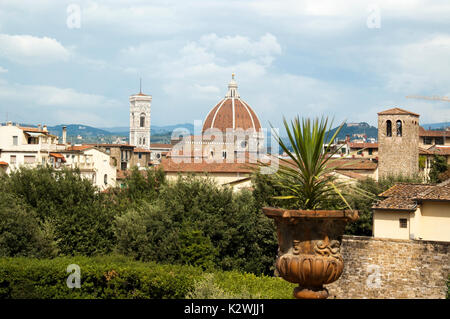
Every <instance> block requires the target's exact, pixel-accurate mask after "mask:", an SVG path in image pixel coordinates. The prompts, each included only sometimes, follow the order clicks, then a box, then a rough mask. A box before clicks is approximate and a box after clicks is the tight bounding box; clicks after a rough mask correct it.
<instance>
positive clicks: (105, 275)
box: [0, 256, 293, 299]
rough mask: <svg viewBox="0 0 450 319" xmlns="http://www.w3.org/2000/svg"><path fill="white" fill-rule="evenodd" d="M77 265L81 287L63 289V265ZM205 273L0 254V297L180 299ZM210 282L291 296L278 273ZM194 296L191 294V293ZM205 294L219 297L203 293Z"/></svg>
mask: <svg viewBox="0 0 450 319" xmlns="http://www.w3.org/2000/svg"><path fill="white" fill-rule="evenodd" d="M71 264H76V265H78V266H79V267H80V273H81V288H68V286H67V283H66V281H67V278H68V277H69V275H71V273H68V272H67V267H68V266H69V265H71ZM208 275H211V273H205V272H203V271H202V269H201V268H196V267H192V266H180V265H163V264H156V263H152V262H146V263H144V262H138V261H134V260H132V259H130V258H127V257H121V256H106V257H58V258H55V259H34V258H25V257H16V258H0V298H1V299H29V298H35V299H184V298H187V297H190V298H195V296H196V295H198V294H196V293H195V290H196V289H197V288H196V287H198V285H199V283H202V282H204V281H205V278H211V277H208ZM212 277H213V278H214V279H213V281H214V282H213V283H212V284H213V285H215V286H217V287H220V289H222V290H223V291H224V292H225V293H226V296H228V297H231V298H264V299H272V298H279V299H285V298H292V289H293V285H292V284H289V283H287V282H285V281H283V280H282V279H280V278H273V277H267V276H262V277H257V276H255V275H253V274H248V273H238V272H222V271H216V272H213V273H212ZM192 296H194V297H192ZM206 297H207V298H221V297H220V296H219V297H217V296H214V295H211V296H209V295H207V296H206Z"/></svg>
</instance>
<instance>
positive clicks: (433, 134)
mask: <svg viewBox="0 0 450 319" xmlns="http://www.w3.org/2000/svg"><path fill="white" fill-rule="evenodd" d="M419 136H426V137H440V136H448V137H450V133H449V132H447V131H438V130H426V129H424V128H423V127H422V126H420V127H419Z"/></svg>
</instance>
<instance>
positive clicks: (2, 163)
mask: <svg viewBox="0 0 450 319" xmlns="http://www.w3.org/2000/svg"><path fill="white" fill-rule="evenodd" d="M8 165H9V164H8V163H6V162H0V166H8Z"/></svg>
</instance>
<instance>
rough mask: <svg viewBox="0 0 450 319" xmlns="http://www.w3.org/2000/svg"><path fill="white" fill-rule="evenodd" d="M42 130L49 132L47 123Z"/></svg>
mask: <svg viewBox="0 0 450 319" xmlns="http://www.w3.org/2000/svg"><path fill="white" fill-rule="evenodd" d="M42 130H43V131H44V132H48V130H47V125H45V124H44V127H43V128H42Z"/></svg>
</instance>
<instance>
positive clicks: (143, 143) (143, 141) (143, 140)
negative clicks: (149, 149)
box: [142, 137, 145, 145]
mask: <svg viewBox="0 0 450 319" xmlns="http://www.w3.org/2000/svg"><path fill="white" fill-rule="evenodd" d="M142 145H145V137H144V138H142Z"/></svg>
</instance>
